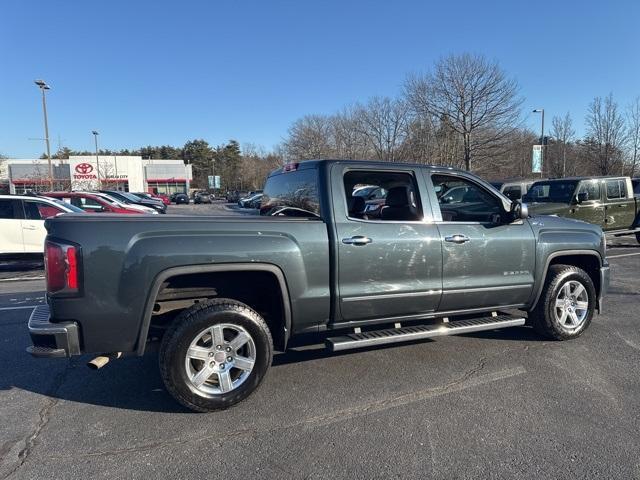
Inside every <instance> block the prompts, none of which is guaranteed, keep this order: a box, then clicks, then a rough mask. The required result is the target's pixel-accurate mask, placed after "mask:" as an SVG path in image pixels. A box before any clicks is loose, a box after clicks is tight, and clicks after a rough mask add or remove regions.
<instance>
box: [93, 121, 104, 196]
mask: <svg viewBox="0 0 640 480" xmlns="http://www.w3.org/2000/svg"><path fill="white" fill-rule="evenodd" d="M91 133H93V140H94V141H95V144H96V172H97V174H98V190H100V189H101V188H102V182H101V181H100V158H99V157H98V135H100V134H99V133H98V132H97V131H96V130H92V131H91Z"/></svg>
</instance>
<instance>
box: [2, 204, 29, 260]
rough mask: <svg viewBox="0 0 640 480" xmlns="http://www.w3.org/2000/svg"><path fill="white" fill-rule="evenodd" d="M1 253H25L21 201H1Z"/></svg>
mask: <svg viewBox="0 0 640 480" xmlns="http://www.w3.org/2000/svg"><path fill="white" fill-rule="evenodd" d="M0 253H2V254H11V253H24V241H23V239H22V205H21V203H20V200H14V199H5V198H3V199H0Z"/></svg>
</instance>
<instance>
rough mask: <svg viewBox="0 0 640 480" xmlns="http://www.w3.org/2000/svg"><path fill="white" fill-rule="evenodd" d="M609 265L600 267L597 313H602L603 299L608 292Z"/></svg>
mask: <svg viewBox="0 0 640 480" xmlns="http://www.w3.org/2000/svg"><path fill="white" fill-rule="evenodd" d="M605 262H606V261H605ZM609 278H610V273H609V264H608V263H605V264H604V265H603V266H602V267H600V292H599V293H598V313H602V312H603V298H604V296H605V295H606V294H607V292H608V291H609Z"/></svg>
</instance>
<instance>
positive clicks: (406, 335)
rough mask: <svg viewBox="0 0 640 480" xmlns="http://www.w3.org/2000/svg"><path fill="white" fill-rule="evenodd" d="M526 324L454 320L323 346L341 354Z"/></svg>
mask: <svg viewBox="0 0 640 480" xmlns="http://www.w3.org/2000/svg"><path fill="white" fill-rule="evenodd" d="M525 321H526V319H525V318H524V317H520V316H512V315H497V316H492V317H479V318H468V319H466V320H457V321H452V322H450V323H439V324H435V325H415V326H411V327H403V328H388V329H385V330H372V331H368V332H360V333H351V334H347V335H342V336H339V337H330V338H327V340H326V342H325V343H326V346H327V348H328V349H330V350H331V351H334V352H337V351H340V350H350V349H353V348H363V347H371V346H374V345H385V344H389V343H401V342H409V341H412V340H422V339H424V338H432V337H441V336H445V335H460V334H462V333H471V332H480V331H482V330H496V329H498V328H507V327H519V326H522V325H524V324H525Z"/></svg>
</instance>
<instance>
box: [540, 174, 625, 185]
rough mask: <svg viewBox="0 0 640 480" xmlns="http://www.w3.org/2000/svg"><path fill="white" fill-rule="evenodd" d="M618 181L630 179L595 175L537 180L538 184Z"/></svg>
mask: <svg viewBox="0 0 640 480" xmlns="http://www.w3.org/2000/svg"><path fill="white" fill-rule="evenodd" d="M612 178H613V179H616V178H618V179H619V178H629V177H627V176H625V175H600V176H598V175H594V176H588V175H586V176H576V177H564V178H547V179H540V180H536V183H537V182H566V181H580V180H606V179H612Z"/></svg>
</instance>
